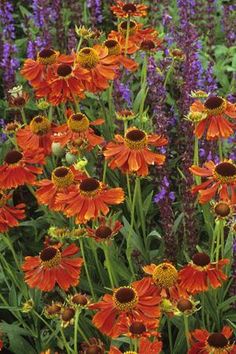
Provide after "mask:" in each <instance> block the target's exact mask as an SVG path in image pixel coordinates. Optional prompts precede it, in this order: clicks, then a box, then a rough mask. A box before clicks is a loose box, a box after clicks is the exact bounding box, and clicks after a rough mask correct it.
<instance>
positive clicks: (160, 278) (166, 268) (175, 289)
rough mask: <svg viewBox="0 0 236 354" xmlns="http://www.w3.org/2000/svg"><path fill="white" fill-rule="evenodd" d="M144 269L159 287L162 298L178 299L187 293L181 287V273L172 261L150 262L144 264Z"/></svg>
mask: <svg viewBox="0 0 236 354" xmlns="http://www.w3.org/2000/svg"><path fill="white" fill-rule="evenodd" d="M143 270H144V272H145V273H147V274H149V275H151V276H152V282H153V284H155V286H156V287H157V289H158V291H159V293H160V295H161V297H162V298H170V299H175V300H176V299H179V297H180V296H184V295H186V293H185V292H184V291H183V290H182V289H180V287H179V274H178V271H177V269H176V268H175V267H174V266H173V265H172V264H171V263H169V262H163V263H160V264H158V265H156V264H150V265H147V266H144V267H143Z"/></svg>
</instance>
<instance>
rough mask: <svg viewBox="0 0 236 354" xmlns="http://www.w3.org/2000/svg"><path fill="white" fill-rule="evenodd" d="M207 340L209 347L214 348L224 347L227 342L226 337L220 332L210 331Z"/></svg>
mask: <svg viewBox="0 0 236 354" xmlns="http://www.w3.org/2000/svg"><path fill="white" fill-rule="evenodd" d="M207 342H208V344H209V345H210V346H211V347H215V348H224V347H225V346H226V345H227V344H228V340H227V338H226V337H225V336H224V335H223V334H221V333H212V334H211V335H210V336H209V337H208V339H207Z"/></svg>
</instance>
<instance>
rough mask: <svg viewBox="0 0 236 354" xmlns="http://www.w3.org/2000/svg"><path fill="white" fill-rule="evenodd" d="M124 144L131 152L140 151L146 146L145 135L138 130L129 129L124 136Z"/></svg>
mask: <svg viewBox="0 0 236 354" xmlns="http://www.w3.org/2000/svg"><path fill="white" fill-rule="evenodd" d="M125 144H126V146H128V147H129V148H130V149H131V150H141V149H143V148H144V147H146V146H147V135H146V133H145V132H143V131H142V130H139V129H131V130H129V131H128V132H127V133H126V135H125Z"/></svg>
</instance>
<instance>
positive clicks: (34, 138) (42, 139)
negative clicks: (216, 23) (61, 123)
mask: <svg viewBox="0 0 236 354" xmlns="http://www.w3.org/2000/svg"><path fill="white" fill-rule="evenodd" d="M54 129H55V126H54V125H53V124H52V123H51V122H50V121H49V120H48V118H46V117H44V116H37V117H34V118H33V119H32V120H31V122H30V124H29V125H27V126H26V127H24V128H23V129H19V130H18V131H17V134H16V139H17V144H18V145H19V146H20V148H21V149H23V150H31V149H33V150H34V149H37V150H38V149H39V148H42V149H43V151H44V154H45V155H50V153H51V145H52V135H53V132H54Z"/></svg>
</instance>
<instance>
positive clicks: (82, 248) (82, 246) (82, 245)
mask: <svg viewBox="0 0 236 354" xmlns="http://www.w3.org/2000/svg"><path fill="white" fill-rule="evenodd" d="M79 244H80V250H81V254H82V257H83V260H84V268H85V273H86V276H87V280H88V283H89V288H90V292H91V295H92V297H93V299H94V300H95V293H94V290H93V284H92V281H91V278H90V275H89V270H88V266H87V262H86V258H85V253H84V244H83V239H82V238H80V240H79Z"/></svg>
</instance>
